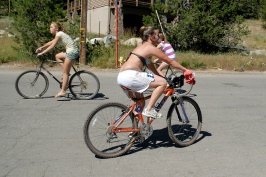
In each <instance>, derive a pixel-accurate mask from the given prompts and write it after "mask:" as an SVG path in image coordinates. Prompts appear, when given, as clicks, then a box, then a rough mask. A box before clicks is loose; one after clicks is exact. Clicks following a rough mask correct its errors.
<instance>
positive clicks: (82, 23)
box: [79, 0, 87, 64]
mask: <svg viewBox="0 0 266 177" xmlns="http://www.w3.org/2000/svg"><path fill="white" fill-rule="evenodd" d="M86 33H87V0H82V3H81V21H80V56H79V57H80V58H79V63H80V64H85V61H86Z"/></svg>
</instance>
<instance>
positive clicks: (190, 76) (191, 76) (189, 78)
mask: <svg viewBox="0 0 266 177" xmlns="http://www.w3.org/2000/svg"><path fill="white" fill-rule="evenodd" d="M184 76H185V78H186V83H187V84H192V85H194V84H196V80H195V73H193V72H192V71H190V70H186V71H185V72H184Z"/></svg>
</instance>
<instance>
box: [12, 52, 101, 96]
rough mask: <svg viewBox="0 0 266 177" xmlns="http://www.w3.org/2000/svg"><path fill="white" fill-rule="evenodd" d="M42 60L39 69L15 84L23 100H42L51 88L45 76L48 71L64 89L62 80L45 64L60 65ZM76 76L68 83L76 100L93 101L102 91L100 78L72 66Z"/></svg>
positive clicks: (25, 75) (72, 76)
mask: <svg viewBox="0 0 266 177" xmlns="http://www.w3.org/2000/svg"><path fill="white" fill-rule="evenodd" d="M38 59H40V61H41V62H40V65H39V66H38V67H37V69H33V70H27V71H24V72H23V73H21V74H20V75H19V76H18V77H17V79H16V83H15V87H16V91H17V93H18V94H19V95H21V96H22V97H23V98H27V99H29V98H30V99H34V98H42V96H43V95H44V94H45V93H46V92H47V90H48V88H49V80H48V78H47V76H46V75H45V74H44V72H43V70H44V71H46V73H47V74H49V75H50V76H51V77H52V78H53V79H54V80H55V81H56V82H57V83H58V84H59V87H60V88H62V81H61V79H58V78H56V77H55V76H54V75H53V74H52V73H51V72H50V71H49V70H48V69H47V68H45V66H44V64H45V63H46V62H50V63H60V62H58V61H54V60H49V59H45V58H44V57H38ZM72 68H73V70H74V74H72V75H71V77H70V79H69V83H68V89H69V91H70V93H71V94H72V97H73V98H74V99H81V100H83V99H92V98H94V97H95V96H96V95H97V93H98V92H99V89H100V81H99V79H98V77H97V76H96V75H95V74H93V73H92V72H90V71H86V70H79V66H78V67H75V66H74V64H73V65H72Z"/></svg>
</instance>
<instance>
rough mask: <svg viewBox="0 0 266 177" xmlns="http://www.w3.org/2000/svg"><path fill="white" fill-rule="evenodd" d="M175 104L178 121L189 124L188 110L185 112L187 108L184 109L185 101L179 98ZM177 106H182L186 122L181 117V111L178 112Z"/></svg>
mask: <svg viewBox="0 0 266 177" xmlns="http://www.w3.org/2000/svg"><path fill="white" fill-rule="evenodd" d="M174 103H175V104H176V106H175V111H176V114H177V117H178V120H179V121H180V122H183V123H189V120H188V116H187V113H186V110H185V107H184V102H183V99H182V98H181V97H180V98H177V99H176V101H175V102H174ZM177 105H180V107H181V110H182V113H183V115H184V118H185V120H183V119H182V116H181V115H180V112H179V110H178V108H177Z"/></svg>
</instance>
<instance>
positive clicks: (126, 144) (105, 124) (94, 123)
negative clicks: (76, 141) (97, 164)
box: [83, 103, 137, 158]
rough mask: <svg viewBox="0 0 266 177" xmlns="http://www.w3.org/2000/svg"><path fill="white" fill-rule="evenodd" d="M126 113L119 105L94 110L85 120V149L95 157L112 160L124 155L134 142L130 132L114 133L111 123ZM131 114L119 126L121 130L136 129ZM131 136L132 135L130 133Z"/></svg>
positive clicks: (113, 104)
mask: <svg viewBox="0 0 266 177" xmlns="http://www.w3.org/2000/svg"><path fill="white" fill-rule="evenodd" d="M125 113H127V107H126V106H125V105H122V104H120V103H106V104H104V105H101V106H99V107H98V108H96V109H95V110H94V111H93V112H92V113H91V114H90V115H89V116H88V118H87V120H86V122H85V124H84V128H83V134H84V140H85V143H86V145H87V147H88V148H89V149H90V150H91V151H92V152H93V153H94V154H96V155H98V156H100V157H103V158H112V157H117V156H120V155H122V154H124V153H126V152H127V151H128V150H129V149H130V147H131V146H132V144H133V142H134V140H135V139H134V138H132V136H130V133H131V132H119V131H118V132H117V133H114V132H113V129H114V128H115V126H114V125H113V124H112V123H113V122H116V121H117V122H119V120H120V119H119V118H122V117H123V115H124V114H125ZM136 126H137V125H136V119H135V118H133V116H132V113H130V114H129V116H128V117H126V118H125V120H124V121H123V122H122V124H120V125H119V127H123V128H132V127H136ZM131 134H132V133H131Z"/></svg>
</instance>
